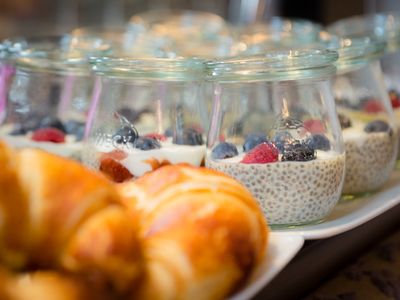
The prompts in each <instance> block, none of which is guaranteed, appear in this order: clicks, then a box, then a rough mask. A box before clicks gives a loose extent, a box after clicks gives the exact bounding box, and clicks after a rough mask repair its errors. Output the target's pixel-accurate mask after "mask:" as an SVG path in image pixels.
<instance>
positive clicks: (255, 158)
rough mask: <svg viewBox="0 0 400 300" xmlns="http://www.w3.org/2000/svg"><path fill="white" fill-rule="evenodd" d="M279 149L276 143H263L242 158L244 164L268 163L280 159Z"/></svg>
mask: <svg viewBox="0 0 400 300" xmlns="http://www.w3.org/2000/svg"><path fill="white" fill-rule="evenodd" d="M278 155H279V151H278V149H277V148H276V147H275V145H274V144H271V143H262V144H259V145H258V146H256V147H254V148H253V149H252V150H250V151H249V152H247V154H246V155H245V157H243V159H242V161H241V162H242V163H244V164H266V163H271V162H276V161H278Z"/></svg>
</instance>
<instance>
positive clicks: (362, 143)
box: [343, 128, 398, 195]
mask: <svg viewBox="0 0 400 300" xmlns="http://www.w3.org/2000/svg"><path fill="white" fill-rule="evenodd" d="M343 139H344V145H345V149H346V178H345V184H344V187H343V194H345V195H354V194H360V193H366V192H373V191H375V190H377V189H379V188H380V187H382V186H383V184H384V183H385V182H386V181H387V180H388V179H389V176H390V174H391V172H392V170H393V168H394V165H395V160H396V153H397V150H398V149H397V148H398V133H397V130H394V131H391V132H370V133H365V132H364V131H362V130H360V129H358V128H348V129H345V130H343Z"/></svg>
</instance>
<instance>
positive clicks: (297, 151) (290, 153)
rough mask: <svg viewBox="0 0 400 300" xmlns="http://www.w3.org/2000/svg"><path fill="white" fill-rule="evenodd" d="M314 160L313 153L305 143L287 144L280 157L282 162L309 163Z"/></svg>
mask: <svg viewBox="0 0 400 300" xmlns="http://www.w3.org/2000/svg"><path fill="white" fill-rule="evenodd" d="M313 159H315V151H314V149H312V148H310V147H309V146H308V145H306V144H305V143H301V142H295V143H293V144H287V145H286V146H285V151H284V152H283V155H282V161H309V160H313Z"/></svg>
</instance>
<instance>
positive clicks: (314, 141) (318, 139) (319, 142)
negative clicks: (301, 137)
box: [306, 134, 331, 151]
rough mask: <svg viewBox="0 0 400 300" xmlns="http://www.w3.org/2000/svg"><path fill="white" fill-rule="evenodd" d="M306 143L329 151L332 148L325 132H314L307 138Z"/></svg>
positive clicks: (317, 148)
mask: <svg viewBox="0 0 400 300" xmlns="http://www.w3.org/2000/svg"><path fill="white" fill-rule="evenodd" d="M306 144H307V145H308V146H309V147H310V148H311V149H314V150H324V151H328V150H329V149H330V148H331V143H330V142H329V140H328V138H327V137H326V136H325V135H323V134H314V135H312V136H310V137H309V138H308V139H307V140H306Z"/></svg>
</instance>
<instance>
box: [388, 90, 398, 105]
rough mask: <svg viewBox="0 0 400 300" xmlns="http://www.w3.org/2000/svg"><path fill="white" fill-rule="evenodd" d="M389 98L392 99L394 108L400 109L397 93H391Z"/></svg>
mask: <svg viewBox="0 0 400 300" xmlns="http://www.w3.org/2000/svg"><path fill="white" fill-rule="evenodd" d="M389 98H390V102H391V103H392V107H393V108H399V107H400V98H399V95H398V94H397V93H396V92H395V91H390V92H389Z"/></svg>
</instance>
